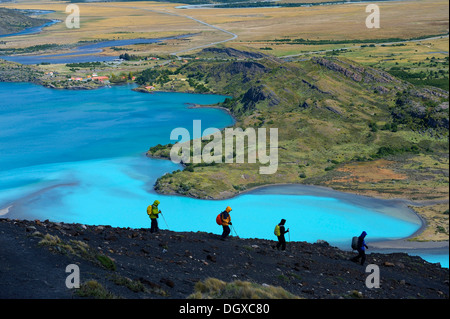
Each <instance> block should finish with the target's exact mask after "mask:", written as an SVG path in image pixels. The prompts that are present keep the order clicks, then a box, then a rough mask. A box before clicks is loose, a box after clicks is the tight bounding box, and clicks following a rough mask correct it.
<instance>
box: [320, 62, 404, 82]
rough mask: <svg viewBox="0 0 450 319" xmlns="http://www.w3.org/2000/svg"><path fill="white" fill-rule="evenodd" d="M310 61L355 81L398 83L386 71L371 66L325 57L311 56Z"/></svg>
mask: <svg viewBox="0 0 450 319" xmlns="http://www.w3.org/2000/svg"><path fill="white" fill-rule="evenodd" d="M312 61H313V62H314V63H317V64H319V65H321V66H324V67H326V68H327V69H329V70H332V71H335V72H338V73H340V74H342V75H344V76H345V77H347V78H350V79H352V80H353V81H355V82H364V83H391V82H395V83H400V81H399V80H397V79H396V78H395V77H393V76H392V75H390V74H389V73H387V72H383V71H380V70H377V69H374V68H371V67H363V66H360V65H355V64H352V63H350V62H346V61H343V60H339V59H326V58H322V57H313V58H312Z"/></svg>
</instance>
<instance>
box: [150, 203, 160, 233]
mask: <svg viewBox="0 0 450 319" xmlns="http://www.w3.org/2000/svg"><path fill="white" fill-rule="evenodd" d="M158 205H159V200H155V201H154V202H153V204H152V205H149V206H148V207H147V215H148V216H149V217H150V220H151V227H150V233H155V232H157V231H158V230H159V228H158V219H157V218H159V216H158V214H160V213H161V210H158Z"/></svg>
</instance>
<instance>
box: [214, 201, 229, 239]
mask: <svg viewBox="0 0 450 319" xmlns="http://www.w3.org/2000/svg"><path fill="white" fill-rule="evenodd" d="M230 212H231V207H230V206H227V208H226V209H225V210H224V211H223V212H221V213H220V214H219V215H218V216H217V219H216V221H217V223H218V224H219V223H221V225H222V227H223V233H222V236H221V237H220V240H225V238H227V237H228V235H229V234H230V232H231V230H230V225H232V224H231V216H230Z"/></svg>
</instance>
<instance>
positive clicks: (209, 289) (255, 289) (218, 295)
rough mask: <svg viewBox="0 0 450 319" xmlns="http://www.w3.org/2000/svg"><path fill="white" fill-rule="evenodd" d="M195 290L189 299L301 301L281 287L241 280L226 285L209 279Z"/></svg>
mask: <svg viewBox="0 0 450 319" xmlns="http://www.w3.org/2000/svg"><path fill="white" fill-rule="evenodd" d="M194 289H195V292H194V293H193V294H191V295H190V296H189V297H188V299H206V298H213V299H299V297H298V296H295V295H293V294H291V293H290V292H288V291H286V290H284V289H283V288H281V287H274V286H270V285H265V284H263V285H259V284H256V283H251V282H248V281H240V280H236V281H233V282H231V283H226V282H224V281H221V280H219V279H217V278H207V279H205V280H204V281H199V282H197V283H196V284H195V288H194Z"/></svg>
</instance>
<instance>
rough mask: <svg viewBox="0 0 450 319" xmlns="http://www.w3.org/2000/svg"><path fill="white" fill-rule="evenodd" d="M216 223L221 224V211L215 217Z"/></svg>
mask: <svg viewBox="0 0 450 319" xmlns="http://www.w3.org/2000/svg"><path fill="white" fill-rule="evenodd" d="M216 223H217V225H219V226H222V213H220V214H219V215H217V217H216Z"/></svg>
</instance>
